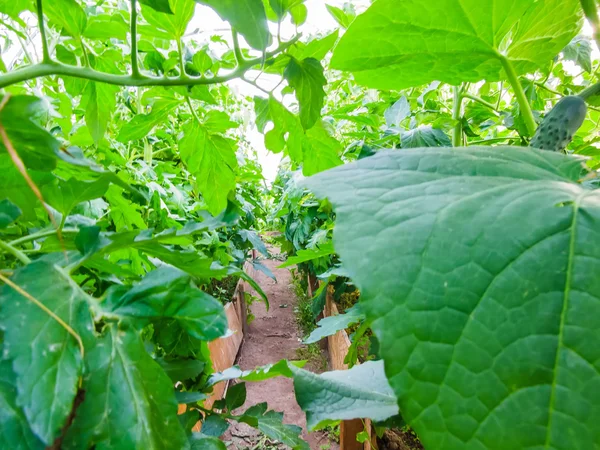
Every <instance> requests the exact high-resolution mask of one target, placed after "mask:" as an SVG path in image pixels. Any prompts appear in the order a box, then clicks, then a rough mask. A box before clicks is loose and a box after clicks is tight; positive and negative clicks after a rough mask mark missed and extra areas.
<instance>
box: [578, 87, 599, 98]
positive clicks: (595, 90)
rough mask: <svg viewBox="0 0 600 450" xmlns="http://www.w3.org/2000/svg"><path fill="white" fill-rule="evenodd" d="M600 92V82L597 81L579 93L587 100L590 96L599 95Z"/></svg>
mask: <svg viewBox="0 0 600 450" xmlns="http://www.w3.org/2000/svg"><path fill="white" fill-rule="evenodd" d="M598 94H600V83H596V84H593V85H591V86H590V87H588V88H585V89H584V90H583V91H581V92H580V93H579V94H577V95H578V96H579V97H581V98H582V99H584V100H587V99H588V98H590V97H593V96H594V95H598Z"/></svg>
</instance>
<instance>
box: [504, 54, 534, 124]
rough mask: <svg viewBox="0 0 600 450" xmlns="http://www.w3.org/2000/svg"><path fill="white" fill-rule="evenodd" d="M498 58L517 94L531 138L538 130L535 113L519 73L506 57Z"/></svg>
mask: <svg viewBox="0 0 600 450" xmlns="http://www.w3.org/2000/svg"><path fill="white" fill-rule="evenodd" d="M498 57H499V58H500V62H501V63H502V67H503V68H504V72H505V73H506V77H507V78H508V82H509V83H510V85H511V86H512V88H513V91H514V93H515V97H516V99H517V103H518V104H519V108H520V110H521V115H522V116H523V121H524V122H525V127H526V128H527V132H528V133H529V135H530V136H533V135H534V134H535V130H536V129H537V124H536V122H535V117H533V111H532V110H531V105H530V104H529V100H527V96H526V95H525V91H524V90H523V86H521V82H520V81H519V77H518V75H517V72H515V69H514V67H513V66H512V64H511V63H510V61H509V60H508V59H507V58H506V57H505V56H504V55H500V54H499V55H498Z"/></svg>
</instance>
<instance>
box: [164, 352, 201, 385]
mask: <svg viewBox="0 0 600 450" xmlns="http://www.w3.org/2000/svg"><path fill="white" fill-rule="evenodd" d="M156 362H157V363H158V364H159V365H160V367H161V368H162V370H164V371H165V373H166V374H167V375H168V376H169V378H170V379H171V381H173V382H174V383H177V382H178V381H185V380H189V379H192V378H196V377H197V376H198V375H200V374H201V373H202V372H203V371H204V367H205V366H206V363H205V362H204V361H199V360H197V359H173V360H166V359H164V358H158V359H157V360H156Z"/></svg>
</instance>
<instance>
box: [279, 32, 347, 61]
mask: <svg viewBox="0 0 600 450" xmlns="http://www.w3.org/2000/svg"><path fill="white" fill-rule="evenodd" d="M338 35H339V31H338V30H336V31H334V32H333V33H331V34H328V35H327V36H325V37H323V38H321V39H313V40H312V41H310V42H309V43H308V44H306V45H299V44H297V47H299V48H297V47H292V49H290V51H289V53H290V54H291V55H292V56H293V57H294V58H296V59H299V60H303V59H306V58H315V59H317V60H319V61H321V60H322V59H323V58H325V55H327V53H329V51H330V50H331V49H332V48H333V46H334V45H335V43H336V41H337V38H338Z"/></svg>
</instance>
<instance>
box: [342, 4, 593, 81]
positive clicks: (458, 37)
mask: <svg viewBox="0 0 600 450" xmlns="http://www.w3.org/2000/svg"><path fill="white" fill-rule="evenodd" d="M581 17H582V14H581V8H580V6H579V1H577V0H409V1H401V2H400V1H396V0H379V1H377V2H375V3H374V4H373V5H372V6H371V7H370V8H369V9H368V10H367V11H366V12H365V13H363V14H361V15H360V16H358V17H357V18H356V20H355V21H354V22H353V23H352V25H351V26H350V28H349V29H348V31H347V32H346V34H344V36H343V37H342V39H341V40H340V42H339V44H338V46H337V47H336V49H335V51H334V55H333V59H332V61H331V64H332V67H333V68H334V69H339V70H348V71H351V72H354V76H355V79H356V81H357V82H359V83H361V84H364V85H367V86H370V87H374V88H379V89H399V88H402V87H407V86H417V85H421V84H425V83H428V82H430V81H433V80H439V81H444V82H447V83H451V84H459V83H461V82H463V81H479V80H482V79H486V80H487V81H494V80H500V79H502V78H503V77H504V73H503V63H502V60H503V59H505V60H507V61H509V62H510V63H511V64H512V65H513V67H514V68H515V70H516V72H517V73H525V72H528V71H535V70H536V69H537V68H538V67H540V66H541V65H542V64H545V63H546V62H548V61H549V60H550V59H552V58H553V57H554V56H556V55H557V54H558V52H560V51H561V50H562V49H563V48H564V47H565V46H566V45H567V44H568V43H569V41H570V40H571V39H572V38H573V37H574V36H575V35H576V34H577V33H578V32H579V30H580V28H581Z"/></svg>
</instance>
